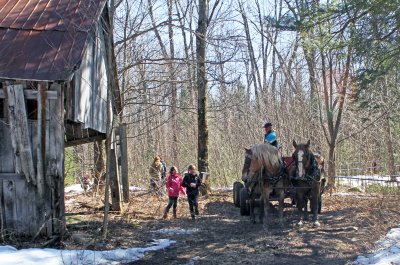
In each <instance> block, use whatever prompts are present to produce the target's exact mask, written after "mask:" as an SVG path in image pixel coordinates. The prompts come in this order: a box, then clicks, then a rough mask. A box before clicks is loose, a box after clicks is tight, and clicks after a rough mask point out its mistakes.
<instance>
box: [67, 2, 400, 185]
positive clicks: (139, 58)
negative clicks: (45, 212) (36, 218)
mask: <svg viewBox="0 0 400 265" xmlns="http://www.w3.org/2000/svg"><path fill="white" fill-rule="evenodd" d="M360 2H363V1H356V0H347V1H318V0H317V1H315V0H275V1H272V0H271V1H259V0H254V1H243V0H229V1H221V0H212V1H207V0H199V1H192V0H184V1H182V0H144V1H130V0H119V1H118V0H116V1H112V8H111V9H112V12H111V14H113V16H114V18H113V21H114V45H115V55H116V62H117V67H118V81H119V86H120V89H121V93H122V95H123V113H121V114H120V117H121V119H120V120H118V122H119V123H125V124H127V137H128V165H129V180H130V183H131V184H132V185H136V186H143V187H147V185H148V167H149V164H150V163H151V162H152V159H153V157H154V156H155V155H161V156H163V157H164V158H165V160H166V162H167V165H168V166H171V165H175V166H177V167H178V168H179V170H180V171H184V170H186V167H187V165H188V164H191V163H194V164H196V165H198V167H199V169H201V171H208V172H209V173H210V176H211V178H210V181H211V184H212V185H213V186H215V187H221V186H225V187H226V186H231V184H232V183H233V181H235V180H237V179H239V178H240V172H241V167H242V165H243V155H244V148H245V147H249V146H251V145H253V144H256V143H261V142H262V140H263V133H264V130H263V128H262V126H263V124H264V123H265V122H266V121H270V122H271V123H272V124H273V128H274V130H275V131H276V133H277V136H278V140H279V143H280V145H281V152H282V155H283V156H288V155H291V153H292V151H293V147H292V140H293V139H295V140H296V141H297V142H306V141H307V140H311V145H312V149H313V150H314V151H318V152H320V153H321V154H323V155H324V156H325V158H326V161H327V166H328V173H329V177H330V179H329V181H330V182H332V181H333V180H334V177H335V175H336V169H337V168H339V167H340V166H341V165H342V164H343V163H346V162H352V163H353V162H354V163H359V164H360V165H361V166H363V167H368V166H369V165H370V164H371V163H373V162H374V161H375V163H377V164H378V165H379V166H381V167H382V168H383V170H384V171H385V172H384V173H385V174H388V175H391V176H395V175H396V174H399V172H398V171H399V168H396V163H397V164H399V162H400V157H399V151H398V150H399V148H400V120H399V119H400V115H399V114H400V112H399V110H400V100H399V99H400V89H399V88H398V86H399V83H400V81H399V77H400V76H399V70H398V67H399V65H398V61H399V60H398V58H399V54H400V39H399V24H400V8H399V6H400V5H399V3H398V1H389V0H379V1H378V0H375V1H368V2H365V3H360ZM92 152H93V145H87V146H79V147H75V148H74V149H72V150H68V151H67V163H66V172H67V174H68V172H69V171H68V170H69V169H68V166H69V163H68V161H72V160H74V161H77V162H78V163H80V164H81V168H80V169H79V170H78V171H77V173H76V174H78V175H79V174H82V171H85V170H88V168H90V167H91V166H92V165H91V163H93V155H92ZM89 159H91V160H89Z"/></svg>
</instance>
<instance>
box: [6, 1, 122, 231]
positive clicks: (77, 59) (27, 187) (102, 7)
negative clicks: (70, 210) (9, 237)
mask: <svg viewBox="0 0 400 265" xmlns="http://www.w3.org/2000/svg"><path fill="white" fill-rule="evenodd" d="M108 30H109V19H108V8H107V1H106V0H95V1H94V0H41V1H37V0H0V43H1V45H0V221H1V223H0V228H1V229H2V232H9V233H16V234H23V235H31V236H33V235H37V234H44V235H49V236H50V235H54V234H59V233H61V232H62V231H63V230H64V227H65V215H64V211H65V210H64V209H65V206H64V147H66V146H71V145H76V144H81V143H88V142H91V141H95V140H99V139H105V137H106V130H107V107H108V105H107V91H108V89H109V88H110V89H112V93H113V95H114V97H113V99H114V101H113V104H111V105H112V106H111V105H110V109H112V110H113V111H114V112H116V111H119V110H120V109H121V104H120V100H119V99H120V97H119V92H118V89H117V87H118V86H117V85H115V83H113V82H112V80H113V79H114V80H115V78H113V76H115V73H116V69H115V62H114V60H113V59H112V58H114V57H113V55H112V49H111V47H110V46H112V44H111V43H112V40H110V39H109V34H108V33H107V32H108ZM113 62H114V63H113Z"/></svg>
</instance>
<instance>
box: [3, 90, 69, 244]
mask: <svg viewBox="0 0 400 265" xmlns="http://www.w3.org/2000/svg"><path fill="white" fill-rule="evenodd" d="M38 86H39V87H38V89H37V90H33V89H31V87H30V86H28V83H27V82H22V83H15V84H13V83H7V84H6V83H3V86H2V89H0V101H2V104H0V105H2V106H3V111H2V113H3V117H0V135H1V136H2V137H1V138H0V158H1V159H0V206H1V209H0V221H1V225H2V228H3V231H5V232H6V233H15V234H25V235H31V236H33V235H36V234H38V233H39V232H40V233H41V234H47V235H52V234H53V233H60V231H61V230H62V229H63V227H64V225H65V221H64V175H63V174H64V122H63V121H64V104H63V102H64V96H63V95H64V93H63V89H64V88H63V86H62V85H61V84H57V83H52V84H48V83H47V82H42V83H39V85H38ZM31 105H33V106H34V107H31ZM32 112H35V113H32Z"/></svg>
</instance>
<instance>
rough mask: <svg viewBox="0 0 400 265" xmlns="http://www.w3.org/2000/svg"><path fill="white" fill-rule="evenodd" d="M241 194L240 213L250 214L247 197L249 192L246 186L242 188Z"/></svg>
mask: <svg viewBox="0 0 400 265" xmlns="http://www.w3.org/2000/svg"><path fill="white" fill-rule="evenodd" d="M239 194H240V195H239V202H240V215H249V214H250V211H249V208H248V206H247V199H248V198H249V194H248V193H247V190H246V188H241V189H240V193H239Z"/></svg>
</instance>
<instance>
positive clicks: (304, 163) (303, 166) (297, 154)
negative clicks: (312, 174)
mask: <svg viewBox="0 0 400 265" xmlns="http://www.w3.org/2000/svg"><path fill="white" fill-rule="evenodd" d="M293 147H294V148H295V151H294V152H293V155H292V156H293V159H294V162H295V165H296V166H295V168H296V170H297V172H296V173H297V177H300V178H303V177H304V176H305V174H306V171H307V170H308V169H310V168H311V166H312V164H311V163H312V161H311V156H312V153H311V151H310V140H308V141H307V143H306V144H297V143H296V141H295V140H293Z"/></svg>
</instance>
